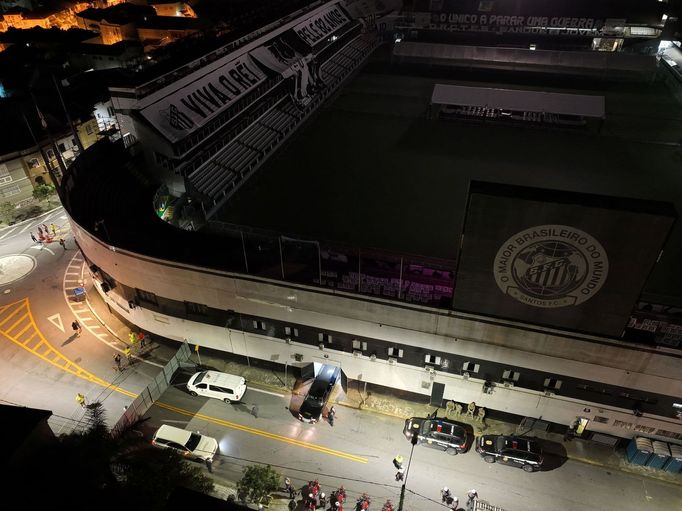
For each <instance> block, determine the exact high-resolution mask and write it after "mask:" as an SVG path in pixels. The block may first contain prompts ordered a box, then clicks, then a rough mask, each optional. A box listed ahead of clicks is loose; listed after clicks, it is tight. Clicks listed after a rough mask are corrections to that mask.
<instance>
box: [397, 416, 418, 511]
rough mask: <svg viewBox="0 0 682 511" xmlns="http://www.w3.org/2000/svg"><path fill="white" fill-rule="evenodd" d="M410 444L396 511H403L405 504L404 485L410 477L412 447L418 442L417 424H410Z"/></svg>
mask: <svg viewBox="0 0 682 511" xmlns="http://www.w3.org/2000/svg"><path fill="white" fill-rule="evenodd" d="M410 442H411V443H412V449H411V450H410V459H409V460H407V469H406V470H405V479H404V480H403V485H402V487H401V488H400V502H399V503H398V511H403V504H404V502H405V485H406V484H407V476H408V475H410V464H411V463H412V453H414V446H415V445H417V442H419V424H417V423H413V424H412V438H410Z"/></svg>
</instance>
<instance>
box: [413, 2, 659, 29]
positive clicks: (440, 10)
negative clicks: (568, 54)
mask: <svg viewBox="0 0 682 511" xmlns="http://www.w3.org/2000/svg"><path fill="white" fill-rule="evenodd" d="M403 9H404V10H405V11H408V12H422V13H425V14H427V15H428V14H431V15H435V16H437V17H438V22H439V23H458V24H469V25H477V24H478V25H481V26H486V25H487V26H493V25H500V26H501V25H507V26H509V25H510V23H514V24H517V25H520V24H522V22H521V21H520V20H525V22H526V24H527V26H547V27H552V26H553V27H566V28H579V25H580V24H581V23H582V24H584V23H585V22H586V21H587V20H595V21H597V20H613V21H614V22H616V21H620V26H622V25H624V24H637V25H651V24H657V23H660V22H661V17H662V16H663V14H664V12H666V9H668V10H669V7H666V6H665V4H662V2H660V1H659V0H618V1H617V2H614V1H609V0H551V1H548V0H505V1H499V0H497V1H495V0H406V1H405V2H404V7H403ZM472 17H475V19H474V18H472ZM512 18H513V19H514V21H513V22H512V21H511V19H512ZM432 19H434V18H432ZM580 20H583V21H582V22H581V21H580ZM433 22H434V23H436V21H435V19H434V21H433ZM584 28H587V27H584Z"/></svg>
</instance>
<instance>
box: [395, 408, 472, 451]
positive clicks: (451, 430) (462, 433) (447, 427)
mask: <svg viewBox="0 0 682 511" xmlns="http://www.w3.org/2000/svg"><path fill="white" fill-rule="evenodd" d="M403 434H404V435H405V437H406V438H407V439H408V440H411V439H412V436H413V435H414V434H416V435H417V438H418V440H417V443H418V444H423V445H426V446H427V447H432V448H434V449H439V450H441V451H445V452H447V453H448V454H452V455H455V454H459V453H462V452H464V451H466V448H467V441H468V438H467V432H466V429H465V425H464V424H460V423H458V422H454V421H451V420H449V419H439V418H434V419H432V418H421V417H412V418H411V419H407V420H406V421H405V428H404V429H403Z"/></svg>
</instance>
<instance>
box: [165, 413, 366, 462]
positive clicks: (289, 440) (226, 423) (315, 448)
mask: <svg viewBox="0 0 682 511" xmlns="http://www.w3.org/2000/svg"><path fill="white" fill-rule="evenodd" d="M155 405H156V406H158V407H159V408H165V409H166V410H170V411H172V412H175V413H177V414H179V415H186V416H188V417H194V418H197V419H201V420H204V421H206V422H212V423H213V424H217V425H219V426H224V427H226V428H231V429H236V430H239V431H244V432H245V433H251V434H252V435H257V436H262V437H265V438H269V439H271V440H277V441H279V442H284V443H287V444H291V445H296V446H298V447H305V448H306V449H311V450H313V451H318V452H321V453H324V454H329V455H331V456H336V457H338V458H345V459H347V460H350V461H356V462H358V463H367V458H363V457H362V456H356V455H354V454H349V453H346V452H343V451H337V450H336V449H330V448H328V447H323V446H321V445H317V444H311V443H308V442H304V441H302V440H296V439H295V438H289V437H287V436H283V435H278V434H276V433H270V432H268V431H262V430H260V429H256V428H251V427H249V426H243V425H242V424H237V423H236V422H230V421H226V420H223V419H217V418H215V417H211V416H209V415H204V414H201V413H194V412H190V411H188V410H184V409H182V408H178V407H177V406H172V405H167V404H165V403H159V402H157V403H155Z"/></svg>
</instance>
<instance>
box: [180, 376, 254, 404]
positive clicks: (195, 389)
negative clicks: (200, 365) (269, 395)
mask: <svg viewBox="0 0 682 511" xmlns="http://www.w3.org/2000/svg"><path fill="white" fill-rule="evenodd" d="M187 390H189V393H190V394H192V395H193V396H197V395H198V396H206V397H213V398H215V399H221V400H222V401H225V402H226V403H231V402H232V401H239V400H240V399H241V398H242V397H244V393H245V392H246V380H245V379H244V378H242V377H241V376H235V375H234V374H227V373H220V372H218V371H201V372H200V373H195V374H194V375H192V377H191V378H190V379H189V381H188V382H187Z"/></svg>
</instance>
